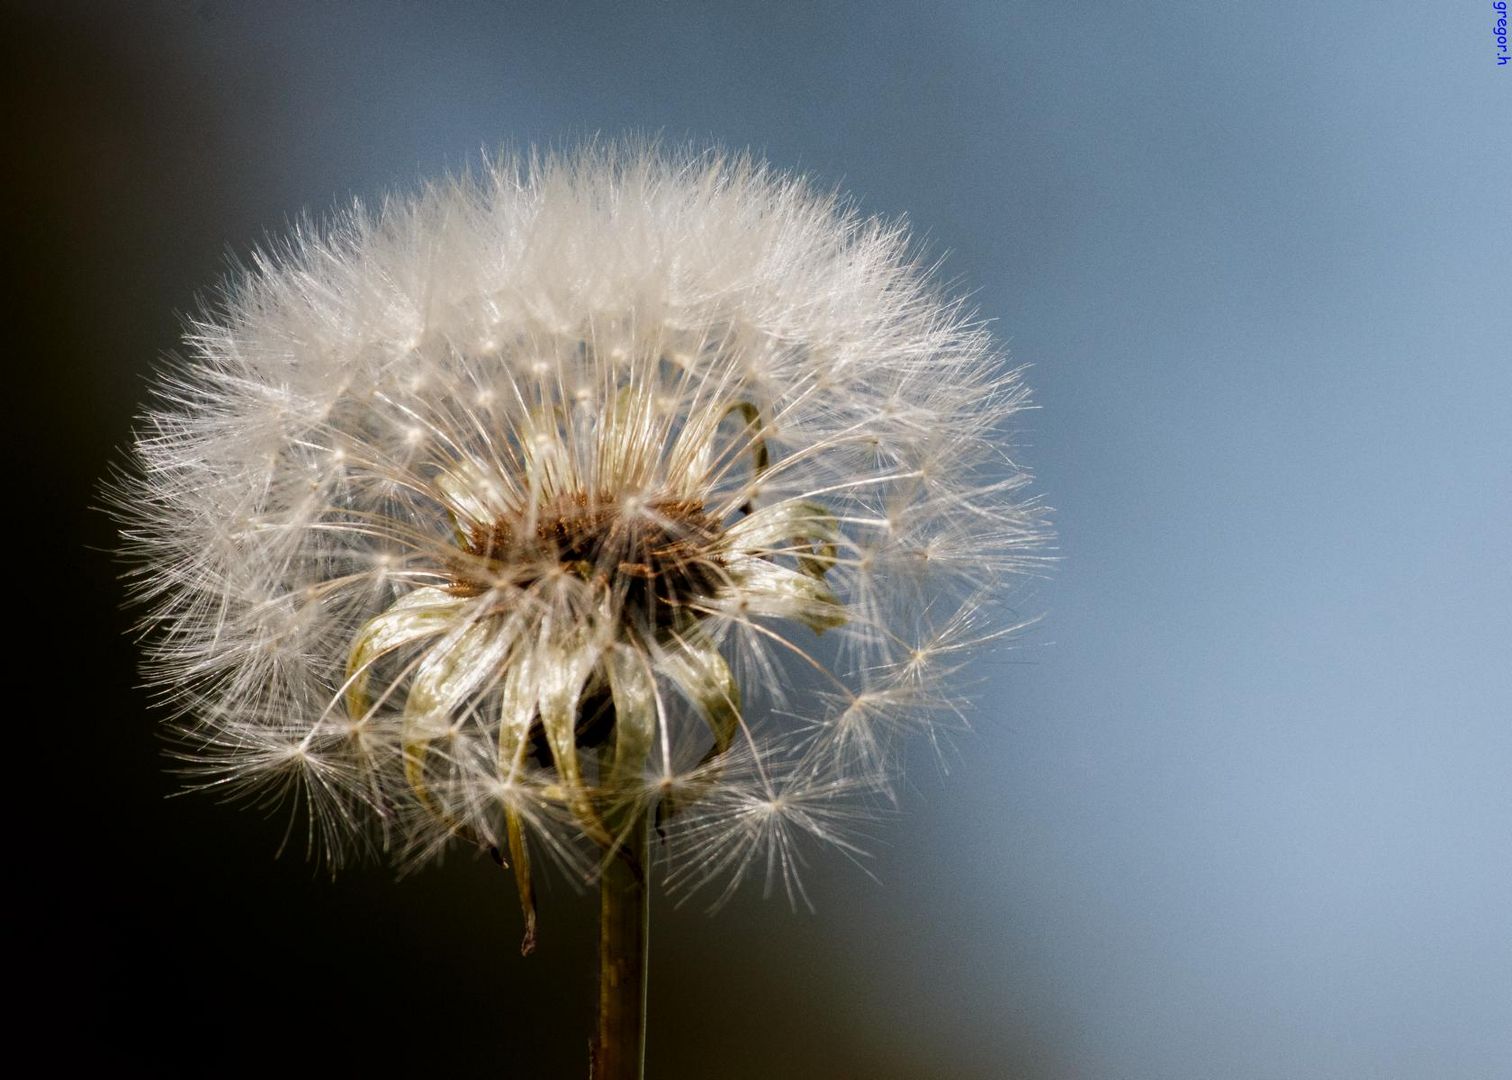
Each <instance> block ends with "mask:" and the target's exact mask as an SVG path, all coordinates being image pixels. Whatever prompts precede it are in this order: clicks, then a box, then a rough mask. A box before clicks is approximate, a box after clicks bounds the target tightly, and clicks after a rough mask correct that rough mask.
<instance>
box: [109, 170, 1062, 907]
mask: <svg viewBox="0 0 1512 1080" xmlns="http://www.w3.org/2000/svg"><path fill="white" fill-rule="evenodd" d="M187 345H188V348H189V356H188V358H187V359H186V360H185V361H183V362H182V363H181V364H179V365H178V366H177V367H176V369H175V370H173V371H172V372H170V373H169V374H167V375H166V376H165V377H164V378H163V380H162V381H161V383H160V385H159V387H158V400H157V401H156V403H155V404H154V405H153V407H152V409H151V411H149V412H148V413H147V414H146V415H145V416H144V417H143V419H142V422H141V425H140V428H139V431H138V435H137V439H136V443H135V446H134V451H133V464H132V467H131V469H130V470H129V473H128V475H126V476H125V477H123V478H122V479H121V480H120V481H119V482H118V483H117V485H116V488H115V492H114V502H115V506H116V508H117V512H118V515H119V517H120V518H121V521H122V523H123V528H122V535H123V537H124V543H125V546H126V549H127V551H128V553H129V555H130V557H131V559H132V561H133V569H132V571H131V582H132V587H133V589H134V591H135V593H136V595H137V597H138V598H139V599H140V600H141V601H142V603H143V604H144V605H145V608H146V610H147V611H148V612H149V615H148V616H147V618H146V624H147V626H148V627H149V629H150V630H151V633H150V634H149V635H148V636H147V650H148V651H147V660H146V671H147V674H148V677H149V679H150V681H151V683H152V685H153V686H154V687H155V688H156V690H157V692H158V694H159V696H160V697H161V698H162V700H163V701H164V703H165V704H166V705H167V706H168V708H169V709H171V711H172V713H173V715H174V717H175V722H176V724H177V725H178V728H179V730H180V731H181V733H182V734H181V741H180V743H179V744H178V746H179V750H178V752H179V756H180V758H181V759H182V760H183V761H185V762H186V764H188V765H189V766H191V767H194V768H196V769H198V770H199V773H200V776H201V781H200V782H201V783H202V784H203V785H204V786H208V787H211V788H213V789H217V790H225V791H228V792H230V793H234V794H237V795H245V796H249V797H263V795H265V796H266V797H267V798H270V799H271V800H272V801H274V802H280V801H281V802H285V803H286V802H288V801H290V800H291V799H296V800H298V801H299V802H300V804H301V805H303V806H304V807H305V808H306V810H307V813H308V820H309V821H310V823H311V824H310V844H311V845H312V846H314V847H317V848H320V849H323V850H324V852H325V854H326V855H328V856H329V857H330V858H332V860H333V861H334V860H336V859H339V858H341V857H342V856H344V855H345V854H348V853H351V852H354V851H359V850H366V849H378V850H383V851H386V852H388V853H389V855H390V856H391V857H393V858H395V859H396V860H398V861H400V862H401V863H404V864H406V865H415V864H419V863H423V862H425V861H427V860H429V859H432V858H435V857H438V856H439V855H440V854H441V853H442V852H444V851H445V850H446V849H447V848H449V847H452V846H455V845H456V844H464V845H465V844H473V845H477V846H479V847H483V848H486V849H492V850H495V851H504V850H508V851H510V852H514V853H515V854H514V855H513V856H512V857H514V858H516V859H519V858H520V857H521V856H520V854H519V853H520V852H521V851H524V850H527V849H528V850H536V851H539V852H541V853H544V854H545V855H546V856H547V857H548V858H549V860H551V861H554V862H556V863H559V864H560V865H562V866H564V867H567V868H571V869H574V870H577V871H581V870H583V869H584V868H585V867H586V868H589V869H590V870H591V867H592V866H593V864H594V859H595V853H596V852H602V850H604V848H605V847H606V846H609V845H612V844H613V843H614V837H613V835H612V833H613V829H612V822H613V820H614V818H615V813H616V808H619V807H623V806H625V805H636V806H641V807H655V809H656V814H657V823H658V830H659V831H660V832H661V833H662V835H663V836H664V837H665V838H666V840H667V845H668V851H669V853H670V854H669V858H670V862H671V870H670V875H671V880H672V881H673V882H674V883H675V884H676V883H681V884H689V885H691V884H698V883H703V882H708V881H715V880H718V879H721V878H722V879H724V880H725V881H726V883H727V885H728V886H731V887H733V884H734V883H735V882H737V881H738V880H739V879H740V878H741V877H742V876H744V874H745V873H746V871H747V870H749V869H751V868H752V867H755V866H762V865H764V866H765V867H766V868H767V874H768V882H769V884H770V883H771V882H772V881H780V882H781V883H782V884H783V886H784V888H785V889H786V890H787V891H788V893H789V895H790V896H795V897H796V896H799V895H801V885H799V884H798V883H797V878H796V875H797V870H798V867H799V865H800V863H801V858H800V856H799V854H798V850H799V849H798V847H797V846H796V845H795V842H794V840H795V837H796V836H798V835H799V834H804V835H808V836H810V837H813V838H816V839H817V840H819V841H821V842H823V843H826V844H829V845H832V846H838V847H839V848H840V849H841V850H845V851H848V852H851V853H853V854H854V853H855V849H854V848H853V847H852V846H851V841H849V840H848V839H847V835H848V832H847V829H848V826H849V825H850V824H851V823H852V822H853V817H852V816H851V814H852V811H851V810H849V809H847V808H849V807H851V806H853V804H854V803H855V801H856V800H857V799H862V800H864V799H867V798H872V797H876V796H878V795H879V793H880V794H881V795H882V796H883V797H885V792H886V783H887V775H888V772H889V770H890V769H891V768H892V767H893V765H894V763H895V760H896V756H895V754H894V752H893V747H894V746H895V744H896V742H897V740H898V739H900V738H903V737H905V736H906V735H908V734H910V733H914V732H918V731H921V730H923V731H926V732H927V731H929V730H930V728H931V725H932V724H934V723H935V722H936V720H935V719H934V718H936V717H938V716H940V715H944V714H951V715H953V714H954V713H956V712H957V711H958V709H959V708H960V701H959V697H958V695H955V694H952V693H949V692H948V691H947V690H946V689H945V683H946V682H947V681H948V680H947V678H946V677H945V676H947V675H949V674H952V673H953V672H954V671H956V670H957V669H958V667H959V666H960V664H962V663H964V662H965V660H966V659H967V657H968V656H969V654H970V653H971V652H972V650H973V649H974V648H975V647H976V646H978V645H980V644H982V643H984V642H986V641H990V640H993V639H994V637H995V636H996V635H998V634H999V633H1000V629H995V628H994V623H993V620H994V619H995V618H997V616H996V615H995V614H994V613H995V612H996V611H997V610H998V609H999V607H1000V601H1001V599H1002V597H1003V596H1004V595H1005V590H1007V589H1009V588H1010V587H1011V586H1012V585H1013V584H1014V582H1015V581H1016V580H1018V579H1021V578H1023V577H1025V576H1027V575H1030V574H1032V573H1034V572H1036V571H1037V570H1038V569H1039V568H1040V567H1041V566H1042V565H1043V562H1044V550H1045V544H1046V541H1047V537H1048V531H1047V526H1046V511H1045V509H1044V507H1043V506H1042V505H1041V504H1040V503H1039V502H1038V501H1037V500H1035V499H1033V498H1031V497H1028V496H1027V495H1026V494H1025V489H1026V485H1027V483H1028V480H1029V477H1028V474H1027V473H1026V472H1025V471H1024V470H1023V468H1022V467H1021V466H1019V465H1017V464H1016V463H1014V462H1012V461H1009V460H1007V458H1006V455H1005V454H1004V452H1003V451H1002V449H1001V444H1002V442H1003V440H1004V438H1005V437H1006V436H1007V434H1008V433H1009V430H1010V429H1009V425H1010V424H1011V422H1012V420H1013V418H1014V417H1015V416H1016V415H1017V414H1018V413H1019V412H1020V411H1021V410H1022V409H1024V408H1026V407H1027V405H1028V398H1027V394H1026V391H1025V389H1024V385H1023V381H1022V373H1021V372H1020V371H1017V370H1011V369H1007V368H1005V367H1004V365H1003V364H1002V362H1001V357H1000V355H999V354H998V353H997V352H996V351H995V347H994V345H993V343H992V340H991V338H990V337H989V335H988V334H987V333H986V331H985V330H984V329H983V327H982V326H981V325H980V324H979V323H976V322H974V321H972V319H971V317H970V316H969V313H967V312H966V311H965V310H964V309H963V307H962V306H961V305H960V304H959V303H958V302H956V301H954V300H952V299H950V298H948V297H945V296H943V295H942V294H941V293H940V291H939V290H938V288H937V287H936V286H935V285H934V284H932V282H931V280H930V277H929V275H928V273H927V272H926V270H925V268H924V267H922V266H921V264H920V263H919V262H918V261H917V259H916V258H915V256H914V254H913V252H912V249H911V248H910V246H909V240H908V236H907V234H906V232H905V230H904V229H903V228H902V227H901V226H900V225H897V224H895V223H889V222H885V221H879V220H876V219H872V218H867V217H864V216H862V215H861V214H860V213H858V212H857V211H856V210H855V209H854V207H852V206H851V205H850V204H848V203H846V202H845V201H843V200H841V199H840V198H838V197H836V196H833V195H828V194H825V193H822V192H818V191H816V190H815V189H813V188H812V187H811V186H810V185H808V184H807V183H805V182H804V181H802V180H800V179H798V178H795V177H792V176H788V175H785V174H782V173H780V172H777V171H775V170H772V169H770V168H768V167H767V166H765V165H762V164H760V163H758V162H756V161H754V160H752V159H750V158H746V157H740V156H727V155H722V154H718V153H714V152H705V153H697V152H676V151H668V150H665V149H662V148H659V147H656V146H647V145H639V144H612V145H601V146H594V147H589V148H586V149H582V150H577V151H573V152H567V153H561V154H555V155H544V156H532V157H529V158H522V159H515V158H507V157H506V158H500V159H498V160H495V161H493V162H491V163H489V164H488V165H487V166H486V167H484V168H482V169H481V170H479V171H478V172H476V173H474V174H473V175H470V176H467V177H463V178H459V179H456V180H453V181H447V182H444V183H440V184H436V185H432V186H430V187H427V188H424V189H423V190H421V191H419V192H417V193H415V194H414V195H412V196H409V197H403V198H393V199H390V200H387V201H385V202H384V203H382V205H381V206H379V207H377V208H374V209H365V208H361V207H358V208H356V209H354V210H351V211H349V212H348V213H346V214H345V215H343V216H341V217H339V218H337V219H336V220H334V221H333V222H332V223H331V224H329V225H328V226H325V227H322V228H315V227H311V226H303V227H301V228H300V229H299V230H297V232H296V233H295V235H294V236H293V237H292V238H291V239H289V240H288V241H286V242H285V243H284V244H283V245H281V246H280V247H278V248H277V249H275V250H273V251H271V252H268V253H264V254H262V255H259V256H258V257H257V258H255V259H254V260H253V265H252V268H251V269H250V270H248V271H247V272H246V273H245V274H244V275H243V276H241V277H239V278H237V279H236V280H234V281H233V282H232V283H230V285H229V286H228V287H227V288H226V290H225V292H224V293H223V295H222V296H221V298H220V300H219V301H218V303H217V304H216V305H215V306H214V307H213V308H212V309H211V310H209V311H207V313H206V314H204V315H203V316H202V317H201V318H200V319H198V320H197V321H195V322H194V323H193V324H192V325H191V327H190V329H189V332H188V334H187ZM259 793H262V794H261V795H259ZM523 881H524V879H523V878H522V882H523ZM522 887H523V885H522Z"/></svg>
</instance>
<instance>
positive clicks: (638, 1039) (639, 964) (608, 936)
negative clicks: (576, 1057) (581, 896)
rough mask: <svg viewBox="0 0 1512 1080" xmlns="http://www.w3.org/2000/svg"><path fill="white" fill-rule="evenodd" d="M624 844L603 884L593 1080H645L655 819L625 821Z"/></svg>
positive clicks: (638, 814)
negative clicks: (649, 874)
mask: <svg viewBox="0 0 1512 1080" xmlns="http://www.w3.org/2000/svg"><path fill="white" fill-rule="evenodd" d="M618 824H619V827H620V834H621V835H623V837H624V840H623V843H622V845H621V847H620V848H619V850H618V851H616V852H615V853H614V855H613V856H612V857H611V858H610V860H609V865H608V866H606V867H605V868H604V872H603V875H602V877H601V878H600V880H599V1015H598V1039H597V1040H596V1041H595V1043H594V1053H593V1072H592V1080H642V1077H643V1076H644V1075H645V1068H646V947H647V935H648V931H649V929H650V922H651V905H650V895H651V894H650V890H649V888H648V886H649V885H650V882H649V881H648V880H647V869H648V863H649V858H648V856H649V855H650V850H651V846H650V835H651V834H650V828H649V826H650V816H649V815H648V814H646V813H645V812H636V813H635V814H634V816H633V817H631V818H629V819H627V820H624V821H622V822H619V823H618Z"/></svg>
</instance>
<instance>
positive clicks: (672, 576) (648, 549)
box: [446, 494, 724, 629]
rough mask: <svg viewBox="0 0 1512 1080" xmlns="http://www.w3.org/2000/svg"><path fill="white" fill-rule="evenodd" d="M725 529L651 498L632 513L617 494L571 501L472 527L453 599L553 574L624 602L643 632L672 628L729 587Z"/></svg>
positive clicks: (680, 505)
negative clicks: (616, 594) (566, 576)
mask: <svg viewBox="0 0 1512 1080" xmlns="http://www.w3.org/2000/svg"><path fill="white" fill-rule="evenodd" d="M722 534H723V529H722V528H721V527H720V524H719V521H718V520H717V519H716V518H714V517H712V516H711V515H709V514H708V513H706V512H705V511H704V506H703V504H702V503H701V502H697V501H694V500H692V499H674V498H662V499H648V500H647V501H645V502H643V503H641V504H640V505H639V506H637V507H636V508H634V509H633V510H632V509H627V508H626V507H624V506H623V505H622V504H621V503H620V502H618V501H617V500H615V499H614V498H613V497H612V496H607V495H606V496H599V497H598V498H595V499H590V498H589V497H588V496H587V495H585V494H574V495H565V496H561V497H558V498H557V499H555V500H553V501H552V502H549V503H546V504H543V505H541V506H540V507H538V508H537V510H536V513H535V514H534V516H533V520H532V519H531V517H528V516H526V515H515V516H509V517H501V518H498V519H497V520H495V521H493V522H491V523H489V524H487V525H474V526H473V527H472V528H471V530H470V531H469V532H468V534H467V536H466V538H465V540H464V542H463V544H462V546H461V550H460V551H459V552H458V553H457V557H456V558H454V559H453V560H452V564H451V566H450V568H449V569H450V574H451V582H450V584H448V585H447V587H446V588H447V591H448V592H450V593H451V594H452V595H453V596H479V595H481V594H483V593H485V592H487V591H489V590H490V589H492V588H495V587H496V586H498V585H500V584H505V583H507V584H509V585H512V586H514V587H516V588H528V587H529V586H530V585H532V584H534V583H535V582H537V581H539V580H541V579H542V578H543V577H545V576H547V575H548V574H550V573H551V572H552V571H553V570H555V569H558V568H560V569H562V570H566V571H567V572H569V573H571V574H574V575H576V576H578V577H580V578H582V579H583V580H585V581H591V582H594V583H596V584H598V585H600V586H601V587H603V588H605V589H610V590H615V591H617V592H619V593H620V594H621V597H620V600H621V610H622V611H623V612H624V613H625V614H626V616H627V617H628V618H629V619H630V620H632V621H634V622H636V623H638V624H640V625H643V626H647V625H648V626H652V627H655V628H657V629H664V628H666V627H669V626H671V625H673V623H674V622H676V621H677V619H678V617H679V613H680V612H681V611H683V610H684V609H686V607H687V606H688V604H690V603H692V602H694V601H696V600H698V599H700V598H705V599H706V598H708V597H709V596H711V595H713V593H714V592H715V591H716V590H717V589H718V588H719V585H720V583H721V582H722V581H723V579H724V572H723V567H724V561H723V559H722V558H721V557H720V554H719V550H720V538H721V536H722Z"/></svg>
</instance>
